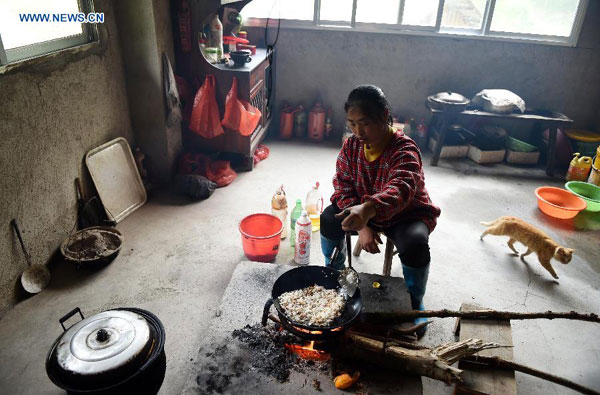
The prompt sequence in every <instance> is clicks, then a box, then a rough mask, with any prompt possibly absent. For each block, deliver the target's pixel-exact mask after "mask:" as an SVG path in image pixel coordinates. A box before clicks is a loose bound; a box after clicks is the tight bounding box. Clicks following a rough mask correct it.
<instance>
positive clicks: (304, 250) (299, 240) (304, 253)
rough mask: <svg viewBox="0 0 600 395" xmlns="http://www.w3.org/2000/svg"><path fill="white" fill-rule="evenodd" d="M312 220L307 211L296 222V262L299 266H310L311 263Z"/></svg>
mask: <svg viewBox="0 0 600 395" xmlns="http://www.w3.org/2000/svg"><path fill="white" fill-rule="evenodd" d="M311 228H312V225H311V224H310V218H308V213H307V212H306V210H302V214H301V215H300V218H298V221H296V244H295V245H294V262H296V263H297V264H298V265H308V264H309V263H310V240H311Z"/></svg>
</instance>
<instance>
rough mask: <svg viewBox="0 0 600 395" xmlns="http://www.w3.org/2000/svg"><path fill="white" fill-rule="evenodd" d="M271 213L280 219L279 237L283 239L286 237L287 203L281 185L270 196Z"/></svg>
mask: <svg viewBox="0 0 600 395" xmlns="http://www.w3.org/2000/svg"><path fill="white" fill-rule="evenodd" d="M271 214H273V215H274V216H276V217H277V218H279V219H280V220H281V223H282V224H283V231H282V232H281V238H282V239H285V238H286V237H287V215H288V205H287V198H286V197H285V191H284V190H283V185H282V186H280V187H279V188H277V190H276V191H275V194H274V195H273V197H272V198H271Z"/></svg>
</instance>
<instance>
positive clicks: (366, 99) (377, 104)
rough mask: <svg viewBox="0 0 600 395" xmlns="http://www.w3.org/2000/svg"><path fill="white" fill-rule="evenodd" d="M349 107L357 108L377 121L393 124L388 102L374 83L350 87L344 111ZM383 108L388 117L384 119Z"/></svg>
mask: <svg viewBox="0 0 600 395" xmlns="http://www.w3.org/2000/svg"><path fill="white" fill-rule="evenodd" d="M350 107H356V108H358V109H359V110H360V111H361V112H362V113H363V114H365V115H366V116H367V117H369V118H370V119H372V120H374V121H377V122H384V123H387V124H388V125H390V126H391V125H392V124H393V120H392V110H391V108H390V103H389V102H388V101H387V99H386V98H385V94H384V93H383V91H382V90H381V88H379V87H377V86H375V85H359V86H357V87H356V88H354V89H352V92H350V94H349V95H348V99H347V100H346V103H345V104H344V111H346V112H348V109H349V108H350ZM385 110H388V114H389V115H388V117H387V119H385Z"/></svg>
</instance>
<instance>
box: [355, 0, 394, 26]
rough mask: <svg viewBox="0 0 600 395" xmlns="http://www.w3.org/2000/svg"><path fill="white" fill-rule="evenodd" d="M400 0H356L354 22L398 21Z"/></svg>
mask: <svg viewBox="0 0 600 395" xmlns="http://www.w3.org/2000/svg"><path fill="white" fill-rule="evenodd" d="M399 6H400V0H378V1H377V2H373V1H372V0H358V2H357V4H356V22H363V23H394V24H395V23H398V7H399Z"/></svg>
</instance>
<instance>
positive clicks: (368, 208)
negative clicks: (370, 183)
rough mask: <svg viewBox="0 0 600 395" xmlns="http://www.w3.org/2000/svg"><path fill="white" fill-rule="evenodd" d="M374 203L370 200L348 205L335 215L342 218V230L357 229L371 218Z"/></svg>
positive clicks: (365, 224)
mask: <svg viewBox="0 0 600 395" xmlns="http://www.w3.org/2000/svg"><path fill="white" fill-rule="evenodd" d="M375 214H376V212H375V204H374V203H373V202H371V201H369V202H364V203H363V204H358V205H356V206H352V207H348V208H347V209H345V210H344V211H342V212H341V213H339V214H336V215H335V217H336V218H338V219H342V218H344V217H345V218H344V220H343V221H342V230H343V231H344V232H350V231H359V230H361V229H362V228H364V227H365V226H367V222H369V220H370V219H371V218H373V217H374V216H375Z"/></svg>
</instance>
